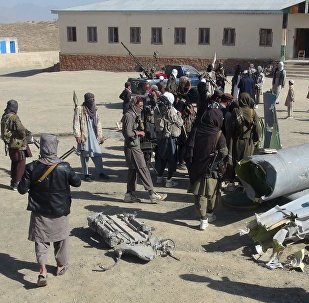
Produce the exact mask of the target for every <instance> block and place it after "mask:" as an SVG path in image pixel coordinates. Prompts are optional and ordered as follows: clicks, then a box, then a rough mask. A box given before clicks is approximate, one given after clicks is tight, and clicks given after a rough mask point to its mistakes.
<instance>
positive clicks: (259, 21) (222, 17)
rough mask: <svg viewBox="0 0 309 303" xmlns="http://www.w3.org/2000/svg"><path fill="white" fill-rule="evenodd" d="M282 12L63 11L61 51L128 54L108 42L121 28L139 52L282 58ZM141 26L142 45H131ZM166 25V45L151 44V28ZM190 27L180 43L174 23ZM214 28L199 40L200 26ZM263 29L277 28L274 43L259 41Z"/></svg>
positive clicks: (126, 40) (124, 39)
mask: <svg viewBox="0 0 309 303" xmlns="http://www.w3.org/2000/svg"><path fill="white" fill-rule="evenodd" d="M281 25H282V14H246V13H228V14H227V13H211V14H210V13H190V14H184V13H160V14H159V13H156V14H153V13H117V12H116V13H104V12H83V13H80V12H76V13H71V12H61V13H60V14H59V31H60V51H61V53H62V54H91V55H109V56H114V55H115V56H124V55H126V54H127V53H126V50H125V49H124V48H123V47H122V46H121V44H120V43H116V44H115V43H113V44H110V43H108V27H109V26H114V27H118V28H119V41H122V42H124V43H125V44H126V46H127V47H128V48H129V49H130V50H131V52H132V53H134V54H135V55H137V56H152V54H153V52H154V51H158V52H159V56H160V57H164V58H172V57H190V58H212V57H213V56H214V53H215V52H216V53H217V58H251V59H252V58H253V59H254V58H274V59H278V58H279V57H280V46H281ZM67 26H76V28H77V42H68V41H67ZM87 26H96V27H97V29H98V42H97V43H88V42H87V32H86V31H87ZM132 26H138V27H141V44H130V42H129V39H130V32H129V30H130V27H132ZM152 27H162V31H163V44H162V45H152V44H151V41H150V39H151V35H150V33H151V28H152ZM175 27H185V28H186V44H185V45H174V28H175ZM200 27H209V28H210V44H209V45H199V44H198V29H199V28H200ZM225 27H231V28H235V29H236V43H235V46H224V45H222V39H223V28H225ZM260 28H271V29H272V30H273V45H272V47H261V46H259V30H260Z"/></svg>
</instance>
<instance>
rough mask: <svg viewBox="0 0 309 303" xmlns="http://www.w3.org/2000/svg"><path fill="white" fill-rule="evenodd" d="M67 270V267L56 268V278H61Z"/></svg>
mask: <svg viewBox="0 0 309 303" xmlns="http://www.w3.org/2000/svg"><path fill="white" fill-rule="evenodd" d="M67 270H68V266H67V265H64V266H57V271H56V276H63V275H64V274H65V272H66V271H67Z"/></svg>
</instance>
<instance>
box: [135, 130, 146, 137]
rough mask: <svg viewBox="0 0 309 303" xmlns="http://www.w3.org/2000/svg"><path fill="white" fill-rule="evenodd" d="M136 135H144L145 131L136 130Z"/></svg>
mask: <svg viewBox="0 0 309 303" xmlns="http://www.w3.org/2000/svg"><path fill="white" fill-rule="evenodd" d="M136 135H137V136H139V137H145V132H144V131H143V130H138V131H136Z"/></svg>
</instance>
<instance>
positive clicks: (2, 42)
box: [0, 37, 18, 54]
mask: <svg viewBox="0 0 309 303" xmlns="http://www.w3.org/2000/svg"><path fill="white" fill-rule="evenodd" d="M13 53H18V44H17V38H14V37H0V54H13Z"/></svg>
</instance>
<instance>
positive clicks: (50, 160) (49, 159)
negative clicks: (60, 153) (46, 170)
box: [39, 134, 62, 165]
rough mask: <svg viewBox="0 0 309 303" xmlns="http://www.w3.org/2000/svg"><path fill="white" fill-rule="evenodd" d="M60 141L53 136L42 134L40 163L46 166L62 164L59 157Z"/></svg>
mask: <svg viewBox="0 0 309 303" xmlns="http://www.w3.org/2000/svg"><path fill="white" fill-rule="evenodd" d="M57 148H58V140H57V136H56V135H53V134H41V138H40V157H39V161H40V162H41V163H43V164H46V165H54V164H57V163H60V162H62V160H61V159H60V158H58V157H57Z"/></svg>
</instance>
